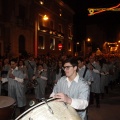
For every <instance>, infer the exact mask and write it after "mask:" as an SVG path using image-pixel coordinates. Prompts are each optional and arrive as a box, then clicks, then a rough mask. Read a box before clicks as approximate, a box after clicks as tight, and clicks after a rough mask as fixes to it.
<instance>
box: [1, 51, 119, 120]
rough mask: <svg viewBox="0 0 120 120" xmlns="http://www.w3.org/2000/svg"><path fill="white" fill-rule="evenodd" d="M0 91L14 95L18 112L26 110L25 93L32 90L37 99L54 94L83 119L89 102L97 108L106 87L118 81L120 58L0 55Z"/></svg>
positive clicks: (106, 92)
mask: <svg viewBox="0 0 120 120" xmlns="http://www.w3.org/2000/svg"><path fill="white" fill-rule="evenodd" d="M0 80H1V82H0V95H1V96H3V95H4V96H9V97H12V98H14V99H15V101H16V103H17V107H18V108H19V109H20V114H21V113H23V112H24V111H25V110H26V105H27V101H26V95H27V94H33V93H34V97H35V100H36V101H37V102H41V100H42V98H45V97H46V90H47V91H50V92H51V94H50V97H54V98H57V99H58V101H63V102H65V103H67V104H70V105H71V106H72V107H73V108H75V109H76V111H77V112H78V114H80V117H81V118H82V120H87V110H88V107H89V106H90V105H92V104H95V105H96V107H97V108H100V99H104V96H105V94H108V93H109V89H113V86H114V85H115V84H119V83H120V58H119V57H117V56H116V57H115V56H110V57H105V56H104V55H103V56H96V55H95V53H92V54H91V55H90V56H88V57H86V58H83V57H81V56H77V57H73V56H67V55H62V56H59V57H55V56H53V55H40V56H39V57H38V58H34V57H33V56H32V55H30V56H28V57H27V58H26V57H19V59H18V58H12V59H10V58H1V59H0ZM48 88H49V89H48Z"/></svg>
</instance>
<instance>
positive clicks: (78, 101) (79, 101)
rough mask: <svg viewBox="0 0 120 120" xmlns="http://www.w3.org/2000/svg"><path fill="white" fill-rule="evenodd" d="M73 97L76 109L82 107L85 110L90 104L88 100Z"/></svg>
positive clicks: (73, 105)
mask: <svg viewBox="0 0 120 120" xmlns="http://www.w3.org/2000/svg"><path fill="white" fill-rule="evenodd" d="M71 99H72V103H71V106H72V107H73V108H75V109H80V110H83V109H85V108H86V107H87V106H88V101H87V100H82V99H73V98H71Z"/></svg>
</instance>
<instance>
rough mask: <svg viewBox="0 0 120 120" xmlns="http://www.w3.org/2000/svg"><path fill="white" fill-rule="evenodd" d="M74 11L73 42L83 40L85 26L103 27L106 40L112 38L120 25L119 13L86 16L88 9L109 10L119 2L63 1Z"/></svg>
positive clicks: (99, 0)
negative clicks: (96, 25) (95, 25)
mask: <svg viewBox="0 0 120 120" xmlns="http://www.w3.org/2000/svg"><path fill="white" fill-rule="evenodd" d="M63 1H64V2H65V3H66V4H68V5H69V6H70V7H71V8H72V9H73V10H74V11H75V15H74V35H75V38H74V39H75V40H77V39H79V40H80V39H81V40H82V39H85V37H86V25H90V24H98V25H100V26H103V27H104V29H105V31H106V34H107V37H108V39H109V38H114V36H115V34H116V33H115V32H116V27H117V26H118V24H120V11H117V12H115V11H114V12H113V11H109V12H103V13H99V14H96V15H93V16H88V13H89V12H88V10H87V9H88V8H109V7H113V6H116V5H118V4H119V3H120V0H63ZM109 40H111V39H109Z"/></svg>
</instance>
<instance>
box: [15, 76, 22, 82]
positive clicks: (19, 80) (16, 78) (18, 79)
mask: <svg viewBox="0 0 120 120" xmlns="http://www.w3.org/2000/svg"><path fill="white" fill-rule="evenodd" d="M15 80H16V81H18V82H21V83H22V82H23V79H21V78H18V77H15Z"/></svg>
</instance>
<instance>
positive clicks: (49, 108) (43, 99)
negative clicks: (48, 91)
mask: <svg viewBox="0 0 120 120" xmlns="http://www.w3.org/2000/svg"><path fill="white" fill-rule="evenodd" d="M42 101H44V102H45V104H46V105H47V107H48V110H49V111H50V112H51V113H52V114H54V113H53V110H52V109H51V107H50V106H49V105H48V103H47V100H46V99H45V98H42Z"/></svg>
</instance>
